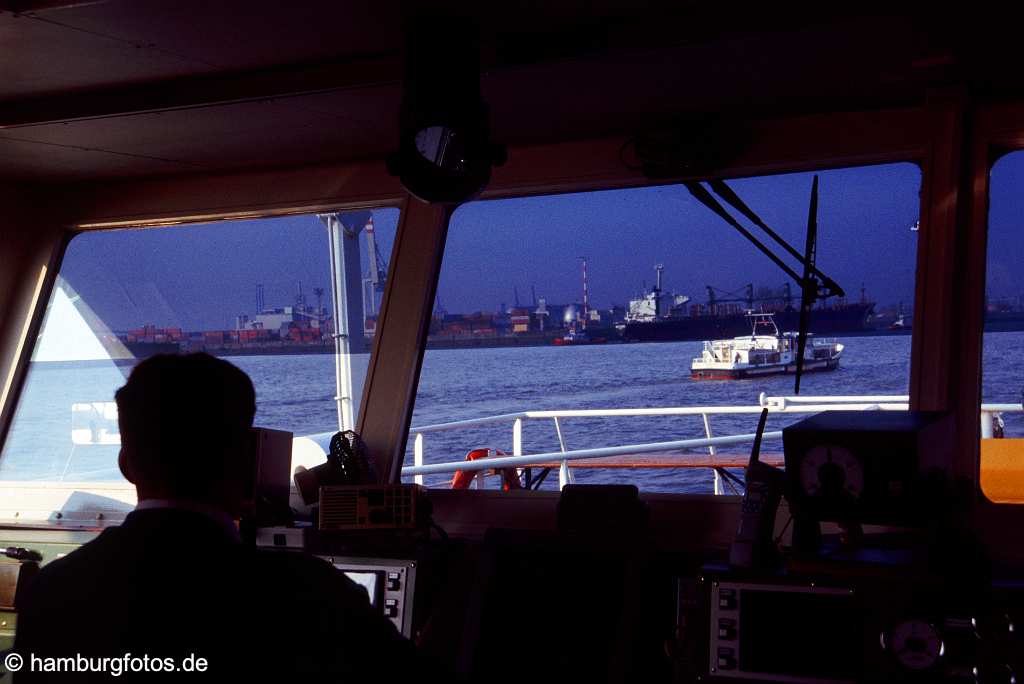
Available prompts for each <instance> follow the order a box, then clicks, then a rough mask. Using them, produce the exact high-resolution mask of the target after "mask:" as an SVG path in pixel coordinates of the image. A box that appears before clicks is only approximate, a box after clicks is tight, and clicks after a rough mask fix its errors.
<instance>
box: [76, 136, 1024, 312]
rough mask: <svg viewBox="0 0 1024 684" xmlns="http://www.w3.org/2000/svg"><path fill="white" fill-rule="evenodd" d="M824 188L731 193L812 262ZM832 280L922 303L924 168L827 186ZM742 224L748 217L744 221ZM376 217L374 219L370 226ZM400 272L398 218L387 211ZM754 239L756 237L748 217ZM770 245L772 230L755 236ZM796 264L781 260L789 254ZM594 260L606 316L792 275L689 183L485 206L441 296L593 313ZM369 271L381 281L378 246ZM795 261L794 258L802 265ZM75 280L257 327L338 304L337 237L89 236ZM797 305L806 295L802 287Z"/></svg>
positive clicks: (449, 254) (826, 182)
mask: <svg viewBox="0 0 1024 684" xmlns="http://www.w3.org/2000/svg"><path fill="white" fill-rule="evenodd" d="M813 175H814V174H811V173H799V174H785V175H777V176H768V177H760V178H750V179H740V180H733V181H729V184H730V186H731V187H732V188H733V189H734V190H735V191H736V192H737V193H738V194H739V195H740V196H741V197H742V198H743V199H744V201H745V202H746V203H747V204H748V205H749V206H750V207H751V208H753V209H754V210H755V211H756V212H757V213H758V214H759V215H760V216H761V217H762V218H763V219H764V220H765V221H766V222H767V223H768V225H770V226H771V227H773V228H774V229H775V230H776V231H778V232H779V233H780V234H781V235H782V236H783V237H785V238H786V239H787V240H788V241H789V242H790V243H791V244H793V245H794V246H795V247H796V248H797V249H799V250H802V249H803V243H804V233H805V230H806V221H807V204H808V199H809V193H810V188H811V179H812V177H813ZM818 175H819V177H820V204H819V214H818V225H819V248H818V266H819V267H820V268H821V269H822V270H823V271H824V272H825V273H827V274H828V275H830V276H832V277H833V278H835V279H836V280H837V281H838V282H839V283H840V285H842V286H843V287H844V288H845V289H846V291H847V297H848V298H849V299H850V300H857V299H859V298H860V289H861V285H862V283H863V284H864V286H865V288H866V294H867V297H868V298H869V299H870V300H872V301H875V302H877V303H878V304H879V305H888V304H896V303H898V302H901V301H902V302H903V303H904V306H905V307H907V308H909V307H911V306H912V304H913V287H914V270H915V261H916V249H917V247H916V245H917V232H914V231H912V230H911V226H913V225H914V224H915V222H916V221H917V220H918V211H919V192H920V179H921V174H920V171H919V169H918V167H917V166H915V165H913V164H909V163H902V164H887V165H880V166H870V167H859V168H849V169H839V170H830V171H821V172H819V174H818ZM1022 182H1024V153H1016V154H1011V155H1009V156H1007V157H1005V158H1004V159H1002V160H1000V161H999V162H998V163H997V165H996V167H995V170H994V172H993V182H992V189H993V191H992V203H991V213H990V223H991V229H990V239H989V245H988V246H989V259H990V268H989V276H990V277H989V284H990V287H989V290H990V292H991V293H992V294H993V296H1003V297H1012V296H1016V295H1017V294H1019V293H1020V292H1022V291H1024V284H1022V283H1021V282H1020V278H1019V276H1018V275H1017V274H1018V273H1020V272H1021V265H1024V240H1022V239H1021V236H1020V234H1019V233H1018V226H1020V224H1021V218H1022V217H1024V197H1022V193H1021V192H1020V191H1019V188H1020V187H1021V183H1022ZM732 213H733V214H734V215H737V216H738V214H737V213H736V212H732ZM365 216H366V213H362V214H360V220H365V218H363V217H365ZM373 216H374V222H375V227H376V234H377V238H378V244H379V247H380V250H381V253H382V255H383V256H384V259H385V260H386V261H389V260H390V256H391V254H390V252H391V247H392V243H393V240H394V235H395V231H396V228H397V224H398V219H399V212H398V210H397V209H382V210H375V211H374V212H373ZM741 222H743V223H744V225H749V224H748V223H747V222H746V221H745V220H743V219H741ZM754 232H755V233H756V234H759V235H760V231H758V230H756V229H755V230H754ZM776 251H777V252H778V253H780V254H781V249H777V250H776ZM579 256H586V257H587V258H588V261H589V272H590V276H591V278H590V300H591V305H592V306H597V307H600V308H606V307H609V306H611V305H613V304H619V305H625V304H626V303H627V302H628V300H629V299H630V298H632V297H634V296H636V295H639V294H640V293H641V290H642V289H643V287H644V285H645V284H646V286H647V287H650V286H651V285H652V284H653V282H654V278H655V274H654V266H655V264H659V263H660V264H664V266H665V276H664V284H665V289H667V290H669V291H673V292H676V293H679V294H685V295H688V296H689V297H690V298H691V300H692V301H694V302H704V301H705V299H706V295H705V285H712V286H715V287H717V288H721V289H723V290H742V288H743V287H744V286H745V285H746V284H747V283H753V284H754V287H755V291H756V290H757V289H758V288H761V287H768V288H772V289H779V288H781V287H782V285H783V283H785V282H786V281H787V280H788V277H787V276H786V275H785V274H784V273H783V272H782V271H781V270H780V269H779V268H778V267H777V266H775V265H774V264H772V263H771V262H770V261H769V260H768V259H767V258H766V257H765V256H764V255H762V254H761V253H759V252H758V251H757V250H756V249H755V248H754V247H753V246H752V245H750V244H749V243H748V242H747V241H746V240H745V239H744V238H743V237H742V236H740V235H739V234H738V233H737V232H736V231H735V230H734V229H733V228H731V227H730V226H728V225H726V224H725V223H724V222H723V221H722V220H721V219H720V218H719V217H718V216H716V215H715V214H713V213H712V212H711V211H710V210H708V209H707V208H706V207H704V206H703V205H701V204H700V203H698V202H697V201H696V200H695V199H693V198H692V197H691V196H690V195H689V193H688V192H687V191H686V189H685V188H683V187H682V186H680V185H667V186H660V187H648V188H637V189H628V190H613V191H601V192H591V193H577V194H565V195H551V196H540V197H528V198H517V199H507V200H490V201H479V202H473V203H470V204H468V205H465V206H463V207H461V208H459V209H458V210H457V211H456V212H455V214H454V216H453V217H452V222H451V226H450V230H449V236H448V244H447V248H446V252H445V257H444V264H443V268H442V273H441V278H440V282H439V285H438V298H439V300H440V302H441V304H442V305H443V306H444V307H445V308H446V309H447V310H448V311H450V312H473V311H495V310H496V309H497V308H498V307H499V305H501V304H502V303H504V304H506V305H512V304H513V303H514V291H515V290H518V293H519V299H520V303H521V304H532V294H531V289H533V288H535V290H536V294H537V296H538V297H545V298H546V299H547V300H548V301H549V302H552V303H570V302H573V301H579V300H580V299H581V294H582V292H581V290H582V284H581V275H580V263H579V260H578V257H579ZM362 261H363V268H364V270H365V269H366V267H367V264H368V261H367V255H366V254H365V247H364V253H363V259H362ZM788 261H789V263H791V264H792V263H793V261H792V260H788ZM61 274H62V276H63V277H64V278H66V279H67V281H68V282H69V283H70V285H71V286H72V287H73V288H74V289H75V290H76V291H77V292H78V293H79V294H80V295H81V296H82V298H83V299H84V301H85V302H86V303H88V304H89V305H90V307H91V308H92V309H93V310H94V311H95V312H96V314H97V315H99V317H100V318H101V319H102V320H104V321H105V322H106V324H107V325H108V326H109V327H110V328H111V329H113V330H127V329H130V328H137V327H140V326H142V325H145V324H154V325H157V326H161V327H181V328H183V329H185V330H206V329H210V330H215V329H230V328H233V327H234V322H235V317H236V316H238V315H240V314H248V315H252V314H254V313H256V287H257V285H259V284H262V285H263V287H264V293H265V294H264V299H265V302H266V305H267V306H268V307H281V306H289V305H291V304H292V303H293V302H294V298H295V291H296V286H297V283H299V282H301V283H302V287H303V290H304V292H305V295H306V300H307V302H308V303H309V304H310V305H313V304H315V301H316V300H315V297H314V294H313V289H314V288H315V287H322V288H324V290H325V296H324V305H325V306H327V307H329V306H331V300H330V263H329V255H328V247H327V235H326V229H325V228H324V226H323V224H322V223H321V222H320V221H319V220H318V219H317V218H316V217H315V216H311V215H310V216H294V217H283V218H274V219H263V220H249V221H225V222H220V223H217V224H207V225H193V226H175V227H169V228H159V229H149V230H134V231H110V232H102V233H99V232H98V233H88V234H84V235H82V236H79V237H77V238H76V239H74V240H73V241H72V242H71V243H70V245H69V247H68V251H67V254H66V256H65V260H64V263H63V265H62V269H61ZM793 289H794V295H796V294H797V292H796V288H795V287H794V288H793Z"/></svg>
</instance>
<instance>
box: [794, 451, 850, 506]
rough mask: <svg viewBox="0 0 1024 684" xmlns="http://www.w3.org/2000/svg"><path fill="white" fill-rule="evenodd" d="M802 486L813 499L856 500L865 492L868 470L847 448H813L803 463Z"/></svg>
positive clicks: (801, 465) (801, 469)
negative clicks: (865, 469) (865, 476)
mask: <svg viewBox="0 0 1024 684" xmlns="http://www.w3.org/2000/svg"><path fill="white" fill-rule="evenodd" d="M800 485H801V487H803V490H804V492H806V493H807V494H808V495H810V496H820V497H827V498H841V499H851V500H855V499H858V498H860V495H861V493H862V492H863V491H864V468H863V466H861V464H860V461H859V460H858V459H857V457H856V456H854V455H853V454H852V453H850V451H849V450H848V449H844V448H843V447H838V446H828V445H819V446H815V447H811V449H810V451H808V452H807V455H806V456H804V458H803V461H801V462H800Z"/></svg>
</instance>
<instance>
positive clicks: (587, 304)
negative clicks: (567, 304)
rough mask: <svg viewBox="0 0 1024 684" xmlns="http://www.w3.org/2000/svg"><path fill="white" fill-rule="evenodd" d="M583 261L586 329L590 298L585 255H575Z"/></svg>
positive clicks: (584, 323) (584, 319) (584, 322)
mask: <svg viewBox="0 0 1024 684" xmlns="http://www.w3.org/2000/svg"><path fill="white" fill-rule="evenodd" d="M576 258H577V259H579V260H580V261H582V262H583V324H582V328H583V330H586V329H587V319H588V318H589V317H590V299H589V293H588V292H587V257H585V256H581V257H576Z"/></svg>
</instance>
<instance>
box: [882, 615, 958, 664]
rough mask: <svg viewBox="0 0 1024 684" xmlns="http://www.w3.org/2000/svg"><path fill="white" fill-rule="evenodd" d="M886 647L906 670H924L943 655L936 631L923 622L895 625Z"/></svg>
mask: <svg viewBox="0 0 1024 684" xmlns="http://www.w3.org/2000/svg"><path fill="white" fill-rule="evenodd" d="M887 647H888V649H889V651H890V652H891V653H892V655H893V656H894V657H895V658H896V661H897V662H898V663H899V664H900V665H902V666H903V667H905V668H907V669H908V670H926V669H928V668H930V667H932V666H933V665H935V664H936V663H937V662H939V658H941V657H942V655H943V654H944V653H945V650H946V649H945V645H944V644H943V643H942V637H940V636H939V632H938V630H936V629H935V627H933V626H932V625H930V624H929V623H927V622H925V621H924V620H917V619H912V620H904V621H903V622H901V623H899V624H898V625H896V627H895V628H893V630H892V634H891V635H890V638H889V639H888V643H887Z"/></svg>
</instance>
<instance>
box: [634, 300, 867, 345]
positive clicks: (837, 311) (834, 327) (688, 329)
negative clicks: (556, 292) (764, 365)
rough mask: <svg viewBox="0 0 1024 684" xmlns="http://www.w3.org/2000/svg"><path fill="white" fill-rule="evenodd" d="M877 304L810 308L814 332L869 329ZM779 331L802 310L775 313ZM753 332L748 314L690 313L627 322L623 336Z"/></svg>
mask: <svg viewBox="0 0 1024 684" xmlns="http://www.w3.org/2000/svg"><path fill="white" fill-rule="evenodd" d="M873 309H874V304H870V303H868V304H848V305H846V306H841V307H835V308H830V309H815V310H813V311H811V320H810V330H809V332H811V333H813V334H815V335H842V334H856V333H862V332H866V331H867V330H868V328H867V319H868V316H869V315H870V314H871V312H872V310H873ZM774 315H775V324H776V325H777V326H778V328H779V330H782V331H795V330H798V329H799V327H800V312H799V311H795V310H794V311H778V312H775V313H774ZM748 334H750V319H749V318H748V317H747V315H746V314H735V315H729V316H688V317H684V318H666V319H663V320H660V321H650V322H634V323H627V324H626V327H625V329H624V330H623V331H622V337H623V339H625V340H627V341H631V342H678V341H686V340H692V341H701V340H720V339H728V338H732V337H739V336H741V335H748Z"/></svg>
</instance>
